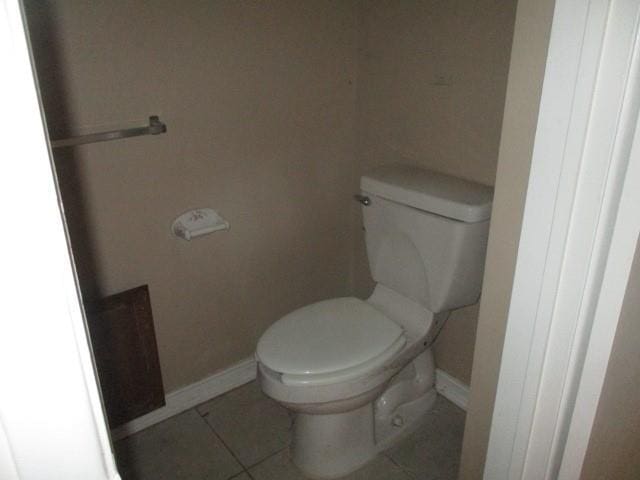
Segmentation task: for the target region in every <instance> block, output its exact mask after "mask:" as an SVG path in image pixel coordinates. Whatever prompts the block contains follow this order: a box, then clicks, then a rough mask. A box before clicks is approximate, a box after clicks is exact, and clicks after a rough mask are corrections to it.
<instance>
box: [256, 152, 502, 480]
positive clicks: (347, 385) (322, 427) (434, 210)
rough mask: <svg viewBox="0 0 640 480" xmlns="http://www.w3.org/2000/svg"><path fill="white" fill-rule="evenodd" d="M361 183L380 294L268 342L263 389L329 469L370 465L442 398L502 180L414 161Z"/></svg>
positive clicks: (330, 473)
mask: <svg viewBox="0 0 640 480" xmlns="http://www.w3.org/2000/svg"><path fill="white" fill-rule="evenodd" d="M360 187H361V190H362V192H361V193H362V194H361V195H358V196H357V197H358V199H359V200H360V201H361V203H362V204H363V205H364V206H363V212H364V226H365V230H366V243H367V253H368V257H369V264H370V266H371V272H372V275H373V278H374V280H375V281H376V282H377V284H376V288H375V290H374V292H373V294H372V295H371V297H370V298H369V299H368V300H366V301H363V300H359V299H357V298H351V297H349V298H336V299H331V300H325V301H322V302H318V303H314V304H312V305H308V306H306V307H303V308H300V309H298V310H296V311H294V312H292V313H289V314H288V315H286V316H285V317H283V318H281V319H280V320H278V321H277V322H275V323H274V324H273V325H272V326H271V327H269V329H268V330H267V331H266V332H265V333H264V334H263V335H262V338H261V339H260V341H259V342H258V347H257V351H256V358H257V360H258V379H259V381H260V384H261V386H262V389H263V391H264V392H265V393H266V394H267V395H268V396H269V397H271V398H273V399H275V400H276V401H278V402H280V403H281V404H282V405H284V406H285V407H286V408H288V409H290V410H292V411H293V412H295V421H294V431H293V441H292V445H291V454H292V458H293V461H294V463H295V464H296V465H297V466H298V467H299V468H300V469H301V470H302V471H303V472H305V473H306V474H308V475H309V476H311V477H317V478H337V477H341V476H343V475H346V474H348V473H349V472H352V471H354V470H356V469H358V468H359V467H361V466H362V465H364V464H365V463H367V462H369V461H370V460H372V459H373V458H374V457H375V456H376V454H377V453H378V452H379V451H381V450H384V449H385V448H388V447H389V446H390V445H392V444H393V442H394V441H396V440H397V439H398V438H399V437H401V436H402V435H404V434H406V433H408V432H410V431H411V430H412V429H414V428H415V427H417V426H418V425H419V421H420V418H421V417H422V416H423V415H424V413H425V412H427V411H428V410H429V409H430V408H431V406H432V405H433V402H434V400H435V398H436V392H435V388H434V383H435V366H434V362H433V355H432V352H431V348H430V347H431V344H432V343H433V341H434V339H435V337H436V335H437V333H438V332H439V331H440V328H441V327H442V325H443V324H444V321H445V320H446V318H447V316H448V313H449V311H450V310H452V309H454V308H459V307H462V306H465V305H469V304H472V303H475V302H476V301H477V300H478V296H479V294H480V287H481V283H482V274H483V268H484V257H485V251H486V243H487V233H488V230H489V216H490V213H491V200H492V195H493V190H492V189H491V188H490V187H486V186H483V185H479V184H476V183H473V182H469V181H465V180H461V179H458V178H455V177H451V176H448V175H443V174H439V173H435V172H431V171H427V170H423V169H419V168H416V167H409V166H403V165H394V166H388V167H383V168H379V169H377V170H375V171H373V172H372V173H371V174H368V175H365V176H363V177H362V179H361V182H360Z"/></svg>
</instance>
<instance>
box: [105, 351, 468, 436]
mask: <svg viewBox="0 0 640 480" xmlns="http://www.w3.org/2000/svg"><path fill="white" fill-rule="evenodd" d="M255 378H256V361H255V360H254V359H253V358H247V359H246V360H243V361H242V362H239V363H236V364H235V365H232V366H231V367H229V368H227V369H226V370H223V371H221V372H218V373H215V374H213V375H211V376H210V377H207V378H205V379H204V380H200V381H199V382H196V383H192V384H191V385H187V386H186V387H184V388H181V389H179V390H175V391H173V392H171V393H168V394H167V396H166V398H165V401H166V405H165V406H164V407H162V408H159V409H157V410H154V411H153V412H150V413H148V414H146V415H143V416H142V417H138V418H136V419H135V420H132V421H130V422H129V423H125V424H124V425H122V426H120V427H117V428H114V429H113V430H111V438H112V439H113V440H114V441H115V440H120V439H122V438H125V437H128V436H129V435H133V434H134V433H136V432H139V431H141V430H144V429H145V428H148V427H150V426H152V425H155V424H156V423H159V422H161V421H163V420H166V419H167V418H170V417H173V416H174V415H177V414H179V413H182V412H184V411H185V410H188V409H190V408H192V407H195V406H196V405H199V404H201V403H203V402H206V401H207V400H210V399H212V398H214V397H217V396H219V395H222V394H223V393H226V392H228V391H230V390H233V389H234V388H237V387H239V386H241V385H244V384H245V383H249V382H250V381H252V380H254V379H255ZM436 390H437V391H438V392H439V393H440V394H441V395H442V396H443V397H445V398H447V399H448V400H450V401H451V402H453V403H455V404H456V405H457V406H459V407H460V408H462V409H463V410H465V411H466V409H467V400H468V398H469V387H468V386H467V385H465V384H463V383H462V382H461V381H459V380H457V379H455V378H453V377H452V376H451V375H449V374H448V373H446V372H444V371H442V370H440V369H437V370H436Z"/></svg>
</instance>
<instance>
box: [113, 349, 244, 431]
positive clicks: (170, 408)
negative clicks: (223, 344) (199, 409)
mask: <svg viewBox="0 0 640 480" xmlns="http://www.w3.org/2000/svg"><path fill="white" fill-rule="evenodd" d="M255 378H256V361H255V360H254V359H253V357H252V358H247V359H246V360H243V361H242V362H240V363H236V364H235V365H232V366H231V367H229V368H227V369H226V370H223V371H221V372H218V373H215V374H213V375H211V376H210V377H207V378H205V379H204V380H200V381H199V382H196V383H192V384H191V385H187V386H186V387H184V388H181V389H179V390H175V391H173V392H171V393H168V394H167V395H166V397H165V401H166V405H165V406H164V407H162V408H159V409H157V410H154V411H153V412H150V413H148V414H146V415H143V416H141V417H138V418H136V419H135V420H132V421H130V422H129V423H125V424H124V425H122V426H120V427H117V428H114V429H113V430H111V438H112V439H113V440H114V441H115V440H120V439H121V438H124V437H128V436H129V435H132V434H134V433H136V432H139V431H140V430H144V429H145V428H147V427H150V426H151V425H155V424H156V423H159V422H161V421H163V420H166V419H167V418H169V417H173V416H174V415H177V414H178V413H181V412H184V411H185V410H188V409H190V408H192V407H195V406H196V405H199V404H200V403H203V402H206V401H207V400H210V399H212V398H214V397H217V396H219V395H222V394H223V393H226V392H228V391H230V390H233V389H234V388H237V387H239V386H241V385H244V384H245V383H248V382H250V381H252V380H254V379H255Z"/></svg>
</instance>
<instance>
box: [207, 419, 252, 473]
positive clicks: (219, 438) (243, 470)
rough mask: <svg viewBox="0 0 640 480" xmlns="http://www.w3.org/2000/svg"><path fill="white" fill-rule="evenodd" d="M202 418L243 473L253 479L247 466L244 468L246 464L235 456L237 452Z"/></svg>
mask: <svg viewBox="0 0 640 480" xmlns="http://www.w3.org/2000/svg"><path fill="white" fill-rule="evenodd" d="M196 413H197V412H196ZM200 418H201V419H202V421H203V422H204V423H205V424H206V425H207V427H209V430H211V433H213V434H214V435H215V436H216V438H217V439H218V440H220V443H222V446H223V447H224V448H226V449H227V451H228V452H229V453H230V454H231V456H232V457H233V458H234V460H235V461H236V462H238V465H240V466H241V467H242V472H245V473H246V474H247V475H249V478H253V477H252V476H251V474H250V473H249V471H248V469H247V467H245V466H244V463H242V462H241V461H240V459H239V458H238V456H237V455H236V454H235V452H234V451H233V450H231V447H230V446H229V445H227V442H225V441H224V439H223V438H222V436H221V435H220V434H219V433H218V432H216V429H215V428H213V425H211V424H210V423H209V422H207V420H206V419H205V418H204V417H203V416H200ZM242 472H238V473H236V474H235V475H236V476H237V475H239V474H240V473H242ZM230 478H233V477H230Z"/></svg>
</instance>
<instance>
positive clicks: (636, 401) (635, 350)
mask: <svg viewBox="0 0 640 480" xmlns="http://www.w3.org/2000/svg"><path fill="white" fill-rule="evenodd" d="M639 346H640V245H637V246H636V255H635V259H634V262H633V266H632V267H631V274H630V276H629V283H628V285H627V292H626V294H625V299H624V303H623V306H622V312H621V314H620V321H619V323H618V329H617V331H616V335H615V338H614V341H613V349H612V351H611V357H610V358H609V365H608V367H607V374H606V377H605V381H604V385H603V388H602V395H601V397H600V402H599V404H598V410H597V413H596V418H595V422H594V425H593V430H592V431H591V438H590V440H589V446H588V448H587V454H586V457H585V461H584V465H583V467H582V475H581V476H580V478H581V479H582V480H603V479H609V478H612V479H613V478H615V479H616V480H635V479H637V478H638V475H639V472H640V410H639V409H638V406H640V347H639Z"/></svg>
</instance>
